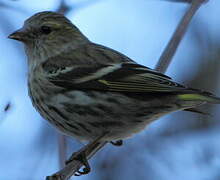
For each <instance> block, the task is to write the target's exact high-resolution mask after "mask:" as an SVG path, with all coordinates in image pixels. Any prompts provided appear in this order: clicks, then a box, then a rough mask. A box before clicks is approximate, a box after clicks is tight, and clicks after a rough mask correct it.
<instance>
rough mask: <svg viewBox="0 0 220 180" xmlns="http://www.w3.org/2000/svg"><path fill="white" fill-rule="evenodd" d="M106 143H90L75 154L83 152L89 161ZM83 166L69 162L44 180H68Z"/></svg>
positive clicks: (79, 163) (72, 161) (80, 163)
mask: <svg viewBox="0 0 220 180" xmlns="http://www.w3.org/2000/svg"><path fill="white" fill-rule="evenodd" d="M106 143H107V142H95V143H94V142H91V143H89V144H88V145H86V146H84V147H83V148H81V149H80V150H79V151H77V152H76V153H80V152H82V151H85V154H86V157H87V159H90V158H91V157H92V156H93V155H95V153H96V152H97V151H99V150H100V149H101V148H102V147H104V146H105V144H106ZM82 166H83V164H82V162H80V161H78V160H75V159H74V160H71V162H70V163H68V164H67V165H66V166H65V167H64V168H63V169H61V170H60V171H58V172H56V173H55V174H53V175H52V176H48V177H47V178H46V180H68V179H69V178H70V177H71V176H72V175H74V174H75V173H76V172H77V171H78V170H79V169H80V168H81V167H82Z"/></svg>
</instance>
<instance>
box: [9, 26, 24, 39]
mask: <svg viewBox="0 0 220 180" xmlns="http://www.w3.org/2000/svg"><path fill="white" fill-rule="evenodd" d="M8 38H10V39H14V40H17V41H23V42H24V41H25V40H27V33H26V32H25V30H24V29H23V28H21V29H19V30H17V31H15V32H13V33H12V34H10V35H9V36H8Z"/></svg>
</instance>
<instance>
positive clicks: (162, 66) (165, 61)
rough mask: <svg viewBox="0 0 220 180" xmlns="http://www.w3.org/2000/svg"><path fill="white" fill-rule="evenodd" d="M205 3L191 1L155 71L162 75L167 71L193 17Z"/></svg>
mask: <svg viewBox="0 0 220 180" xmlns="http://www.w3.org/2000/svg"><path fill="white" fill-rule="evenodd" d="M205 1H206V0H192V2H191V5H190V7H189V9H188V11H187V12H186V13H185V15H184V16H183V18H182V20H181V21H180V23H179V25H178V27H177V29H176V31H175V32H174V34H173V36H172V38H171V40H170V41H169V43H168V45H167V46H166V48H165V50H164V52H163V53H162V55H161V57H160V59H159V61H158V63H157V65H156V68H155V69H156V70H157V71H160V72H162V73H164V72H165V71H166V70H167V68H168V66H169V64H170V63H171V60H172V58H173V56H174V54H175V52H176V50H177V48H178V46H179V43H180V41H181V40H182V38H183V36H184V34H185V32H186V29H187V27H188V25H189V23H190V21H191V19H192V17H193V15H194V14H195V13H196V11H197V10H198V9H199V7H200V6H201V5H202V4H203V3H204V2H205ZM187 2H188V1H187Z"/></svg>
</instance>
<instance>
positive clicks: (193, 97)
mask: <svg viewBox="0 0 220 180" xmlns="http://www.w3.org/2000/svg"><path fill="white" fill-rule="evenodd" d="M177 97H178V98H179V99H180V100H184V101H204V102H207V103H211V104H220V98H219V97H216V96H214V95H213V94H211V93H207V92H201V93H189V94H186V93H185V94H179V95H177Z"/></svg>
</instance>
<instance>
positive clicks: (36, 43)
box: [8, 11, 88, 53]
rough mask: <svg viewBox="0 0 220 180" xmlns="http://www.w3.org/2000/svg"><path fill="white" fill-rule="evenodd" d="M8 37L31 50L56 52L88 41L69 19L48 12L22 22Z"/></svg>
mask: <svg viewBox="0 0 220 180" xmlns="http://www.w3.org/2000/svg"><path fill="white" fill-rule="evenodd" d="M8 37H9V38H11V39H15V40H18V41H21V42H23V43H24V44H25V46H27V48H28V49H31V50H34V49H35V50H41V49H43V50H45V51H47V50H48V51H56V52H57V51H58V52H59V51H60V50H62V49H63V48H64V47H66V46H73V48H74V46H75V47H77V46H79V45H81V44H82V43H86V42H88V39H87V38H86V37H85V36H84V35H83V34H82V33H81V32H80V31H79V29H78V28H77V27H76V26H75V25H73V24H72V23H71V21H70V20H69V19H67V18H66V17H65V16H63V15H62V14H59V13H55V12H50V11H45V12H40V13H37V14H35V15H33V16H32V17H30V18H29V19H27V20H26V21H25V22H24V25H23V27H22V28H21V29H19V30H17V31H15V32H14V33H12V34H10V35H9V36H8ZM47 53H48V52H47ZM52 53H53V52H52Z"/></svg>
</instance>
